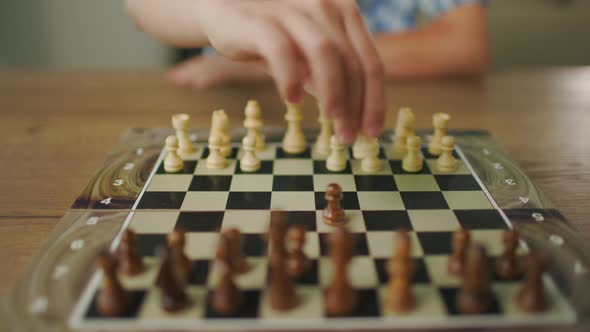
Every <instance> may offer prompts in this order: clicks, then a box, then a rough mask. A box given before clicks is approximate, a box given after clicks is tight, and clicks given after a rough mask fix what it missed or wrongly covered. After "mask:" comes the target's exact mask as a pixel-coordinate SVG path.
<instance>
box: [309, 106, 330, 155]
mask: <svg viewBox="0 0 590 332" xmlns="http://www.w3.org/2000/svg"><path fill="white" fill-rule="evenodd" d="M318 122H319V123H320V133H319V135H318V137H317V139H316V141H315V144H314V146H313V152H314V154H316V155H317V156H319V157H327V156H328V155H329V154H330V138H331V137H332V119H330V118H329V117H327V116H326V115H325V112H324V111H323V110H322V109H321V108H320V116H319V118H318Z"/></svg>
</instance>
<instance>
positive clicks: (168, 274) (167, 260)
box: [157, 247, 189, 312]
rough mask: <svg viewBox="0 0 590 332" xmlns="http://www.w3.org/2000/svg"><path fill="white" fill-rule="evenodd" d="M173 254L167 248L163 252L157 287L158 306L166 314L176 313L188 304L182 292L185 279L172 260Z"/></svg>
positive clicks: (186, 297)
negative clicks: (158, 289)
mask: <svg viewBox="0 0 590 332" xmlns="http://www.w3.org/2000/svg"><path fill="white" fill-rule="evenodd" d="M172 255H173V252H172V251H171V249H170V248H169V247H166V249H165V250H164V252H163V255H162V263H161V266H160V273H159V275H158V281H157V286H158V287H159V288H160V304H161V305H162V309H164V310H165V311H168V312H176V311H180V310H182V309H184V308H186V307H187V306H188V304H189V300H188V296H187V295H186V293H185V291H184V287H185V285H186V284H185V277H184V276H183V275H182V273H183V271H182V268H180V267H179V266H178V262H175V261H174V259H173V256H172Z"/></svg>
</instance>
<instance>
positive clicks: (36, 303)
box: [29, 296, 49, 314]
mask: <svg viewBox="0 0 590 332" xmlns="http://www.w3.org/2000/svg"><path fill="white" fill-rule="evenodd" d="M48 306H49V302H48V301H47V298H46V297H44V296H39V297H37V298H35V299H34V300H33V302H31V306H30V307H29V312H30V313H32V314H41V313H44V312H45V311H47V307H48Z"/></svg>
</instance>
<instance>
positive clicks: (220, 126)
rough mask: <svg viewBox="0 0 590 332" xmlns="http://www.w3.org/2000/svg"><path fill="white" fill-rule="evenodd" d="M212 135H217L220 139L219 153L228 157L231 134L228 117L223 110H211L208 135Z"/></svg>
mask: <svg viewBox="0 0 590 332" xmlns="http://www.w3.org/2000/svg"><path fill="white" fill-rule="evenodd" d="M213 135H216V136H218V137H219V139H220V140H221V144H220V147H219V153H221V155H222V156H224V157H228V156H229V155H230V154H231V136H230V135H229V118H228V117H227V114H226V113H225V111H224V110H216V111H213V115H212V116H211V133H210V136H213Z"/></svg>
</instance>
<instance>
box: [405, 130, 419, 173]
mask: <svg viewBox="0 0 590 332" xmlns="http://www.w3.org/2000/svg"><path fill="white" fill-rule="evenodd" d="M421 146H422V139H420V137H418V136H410V137H408V138H407V140H406V150H407V152H406V156H405V157H404V159H403V160H402V169H403V170H404V171H406V172H411V173H415V172H420V171H421V170H422V166H423V164H424V158H423V157H422V154H421V153H420V147H421Z"/></svg>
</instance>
